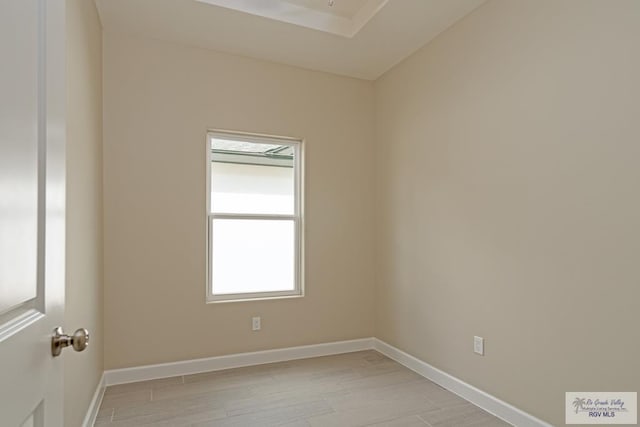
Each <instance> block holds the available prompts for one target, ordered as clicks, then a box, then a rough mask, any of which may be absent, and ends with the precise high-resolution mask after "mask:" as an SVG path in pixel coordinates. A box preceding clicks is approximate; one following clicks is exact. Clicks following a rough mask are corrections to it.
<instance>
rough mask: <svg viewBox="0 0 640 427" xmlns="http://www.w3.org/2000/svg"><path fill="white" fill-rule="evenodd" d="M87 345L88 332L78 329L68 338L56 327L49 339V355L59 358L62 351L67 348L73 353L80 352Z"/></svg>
mask: <svg viewBox="0 0 640 427" xmlns="http://www.w3.org/2000/svg"><path fill="white" fill-rule="evenodd" d="M88 345H89V331H87V330H86V329H84V328H80V329H78V330H77V331H75V332H74V333H73V335H71V336H69V335H66V334H65V333H64V331H63V330H62V328H61V327H60V326H58V327H57V328H55V329H54V330H53V337H51V354H52V355H53V357H57V356H60V353H62V349H63V348H65V347H68V346H71V347H73V349H74V350H75V351H82V350H84V349H85V348H87V346H88Z"/></svg>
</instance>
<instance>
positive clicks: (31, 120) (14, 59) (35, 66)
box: [0, 0, 66, 427]
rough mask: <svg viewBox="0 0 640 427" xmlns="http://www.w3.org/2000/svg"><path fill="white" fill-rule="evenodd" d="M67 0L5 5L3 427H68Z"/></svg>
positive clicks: (0, 304)
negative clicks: (63, 338)
mask: <svg viewBox="0 0 640 427" xmlns="http://www.w3.org/2000/svg"><path fill="white" fill-rule="evenodd" d="M64 13H65V12H64V0H0V425H1V426H3V427H5V426H6V427H14V426H43V425H46V426H47V427H59V426H62V424H63V420H62V360H61V358H54V357H52V354H51V336H52V331H53V329H54V328H55V327H56V326H59V325H61V324H62V318H63V314H64V278H65V273H64V256H65V245H64V235H65V230H64V227H65V194H64V187H65V181H64V175H65V174H64V171H65V165H64V159H65V153H64V142H65V126H66V122H65V116H64V109H65V51H64V46H65V27H64Z"/></svg>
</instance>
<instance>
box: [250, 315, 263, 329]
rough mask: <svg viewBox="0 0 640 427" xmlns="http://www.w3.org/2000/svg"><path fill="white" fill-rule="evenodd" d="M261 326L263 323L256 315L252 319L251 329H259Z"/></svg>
mask: <svg viewBox="0 0 640 427" xmlns="http://www.w3.org/2000/svg"><path fill="white" fill-rule="evenodd" d="M261 327H262V325H261V321H260V318H259V317H254V318H252V319H251V330H253V331H259V330H260V328H261Z"/></svg>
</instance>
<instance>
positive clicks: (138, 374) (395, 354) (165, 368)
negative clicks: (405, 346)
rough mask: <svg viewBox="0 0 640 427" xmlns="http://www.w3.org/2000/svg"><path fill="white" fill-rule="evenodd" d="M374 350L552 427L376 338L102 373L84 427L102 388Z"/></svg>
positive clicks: (487, 403) (530, 424)
mask: <svg viewBox="0 0 640 427" xmlns="http://www.w3.org/2000/svg"><path fill="white" fill-rule="evenodd" d="M371 349H375V350H377V351H379V352H380V353H382V354H384V355H385V356H387V357H389V358H391V359H393V360H395V361H396V362H398V363H400V364H401V365H404V366H406V367H407V368H409V369H411V370H412V371H415V372H417V373H418V374H420V375H422V376H423V377H425V378H427V379H429V380H431V381H433V382H434V383H436V384H439V385H440V386H442V387H444V388H446V389H447V390H449V391H451V392H453V393H455V394H457V395H458V396H460V397H462V398H463V399H465V400H468V401H469V402H471V403H473V404H474V405H476V406H478V407H480V408H482V409H484V410H485V411H487V412H489V413H491V414H493V415H495V416H496V417H498V418H501V419H503V420H504V421H506V422H508V423H510V424H512V425H514V426H517V427H553V426H552V425H551V424H549V423H546V422H545V421H542V420H540V419H538V418H536V417H534V416H533V415H530V414H528V413H526V412H524V411H522V410H520V409H518V408H516V407H515V406H513V405H510V404H509V403H507V402H504V401H502V400H500V399H498V398H497V397H495V396H492V395H490V394H488V393H486V392H484V391H482V390H480V389H478V388H476V387H474V386H472V385H470V384H467V383H466V382H464V381H462V380H460V379H458V378H456V377H454V376H452V375H449V374H447V373H446V372H444V371H441V370H440V369H438V368H435V367H433V366H431V365H429V364H428V363H426V362H423V361H422V360H420V359H418V358H416V357H414V356H411V355H410V354H408V353H405V352H404V351H402V350H400V349H398V348H396V347H393V346H391V345H389V344H387V343H385V342H384V341H381V340H379V339H377V338H362V339H356V340H350V341H337V342H330V343H324V344H314V345H305V346H299V347H288V348H280V349H274V350H264V351H256V352H251V353H239V354H230V355H226V356H216V357H207V358H204V359H194V360H184V361H179V362H171V363H161V364H157V365H146V366H137V367H133V368H124V369H112V370H108V371H105V372H104V375H103V377H102V380H101V382H100V384H99V385H98V389H96V393H95V395H94V396H93V400H92V401H91V406H90V408H89V411H88V412H87V416H86V418H85V422H84V424H83V426H84V427H91V426H93V423H94V421H95V418H96V415H97V413H98V409H99V407H100V403H101V401H102V395H103V394H104V389H105V387H106V386H110V385H116V384H126V383H131V382H137V381H147V380H154V379H159V378H168V377H175V376H180V375H190V374H198V373H201V372H210V371H219V370H223V369H231V368H241V367H244V366H254V365H263V364H265V363H275V362H285V361H287V360H297V359H308V358H311V357H320V356H330V355H334V354H342V353H352V352H354V351H362V350H371Z"/></svg>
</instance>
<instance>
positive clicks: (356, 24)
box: [196, 0, 388, 38]
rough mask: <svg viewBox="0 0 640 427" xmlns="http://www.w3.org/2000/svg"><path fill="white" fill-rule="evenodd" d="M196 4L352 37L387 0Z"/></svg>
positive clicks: (261, 0) (220, 0) (242, 0)
mask: <svg viewBox="0 0 640 427" xmlns="http://www.w3.org/2000/svg"><path fill="white" fill-rule="evenodd" d="M196 1H199V2H202V3H206V4H210V5H213V6H220V7H225V8H227V9H232V10H237V11H240V12H245V13H249V14H251V15H256V16H262V17H264V18H269V19H275V20H276V21H281V22H286V23H289V24H294V25H299V26H301V27H306V28H310V29H312V30H318V31H325V32H327V33H332V34H336V35H338V36H343V37H349V38H351V37H353V36H355V35H356V34H357V33H358V31H360V30H361V29H362V27H364V26H365V25H366V24H367V22H369V20H370V19H371V18H373V17H374V16H375V14H376V13H378V12H379V11H380V9H382V8H383V7H384V5H385V4H386V3H387V1H388V0H337V1H336V0H331V1H330V0H269V1H265V0H196Z"/></svg>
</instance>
